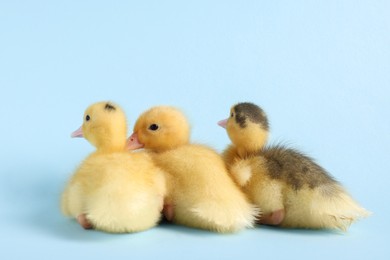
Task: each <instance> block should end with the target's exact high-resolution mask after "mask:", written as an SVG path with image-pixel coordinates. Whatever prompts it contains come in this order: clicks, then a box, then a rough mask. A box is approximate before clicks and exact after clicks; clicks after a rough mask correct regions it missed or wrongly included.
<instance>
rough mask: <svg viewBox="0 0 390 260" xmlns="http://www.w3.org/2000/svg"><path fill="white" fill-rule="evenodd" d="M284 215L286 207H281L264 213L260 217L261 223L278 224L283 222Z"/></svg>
mask: <svg viewBox="0 0 390 260" xmlns="http://www.w3.org/2000/svg"><path fill="white" fill-rule="evenodd" d="M284 215H285V212H284V209H279V210H276V211H274V212H271V213H269V214H267V215H263V216H262V217H261V218H260V221H259V223H260V224H264V225H271V226H277V225H279V224H280V223H282V221H283V219H284Z"/></svg>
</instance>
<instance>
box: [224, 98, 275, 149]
mask: <svg viewBox="0 0 390 260" xmlns="http://www.w3.org/2000/svg"><path fill="white" fill-rule="evenodd" d="M218 125H220V126H222V127H223V128H226V130H227V133H228V135H229V138H230V140H231V141H232V143H233V145H234V146H236V147H237V148H238V149H239V151H241V152H244V153H247V152H255V151H257V150H259V149H261V148H262V147H263V146H264V145H265V143H266V142H267V138H268V130H269V126H268V119H267V116H266V114H265V113H264V111H263V110H262V109H261V108H260V107H259V106H257V105H255V104H252V103H248V102H245V103H238V104H236V105H234V106H233V107H232V108H231V109H230V117H229V118H227V119H225V120H221V121H219V122H218Z"/></svg>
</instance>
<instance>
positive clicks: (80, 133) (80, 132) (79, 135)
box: [70, 126, 84, 138]
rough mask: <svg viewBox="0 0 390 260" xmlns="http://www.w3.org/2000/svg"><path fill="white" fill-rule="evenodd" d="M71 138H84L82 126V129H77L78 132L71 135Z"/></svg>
mask: <svg viewBox="0 0 390 260" xmlns="http://www.w3.org/2000/svg"><path fill="white" fill-rule="evenodd" d="M70 137H72V138H73V137H84V135H83V127H82V126H80V128H79V129H77V130H76V131H74V132H73V133H72V134H71V135H70Z"/></svg>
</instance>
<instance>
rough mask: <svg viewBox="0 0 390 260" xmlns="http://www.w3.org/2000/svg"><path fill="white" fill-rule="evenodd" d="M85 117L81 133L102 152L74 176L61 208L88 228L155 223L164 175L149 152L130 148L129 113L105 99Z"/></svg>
mask: <svg viewBox="0 0 390 260" xmlns="http://www.w3.org/2000/svg"><path fill="white" fill-rule="evenodd" d="M84 118H86V119H85V121H84V123H83V126H82V134H83V136H84V137H85V138H87V139H88V140H89V141H90V142H91V143H92V144H94V145H95V146H96V148H97V150H96V152H94V153H92V154H91V155H89V156H88V157H87V158H86V159H85V160H84V161H83V162H82V163H81V165H80V166H79V167H78V169H77V170H76V171H75V173H74V174H73V176H72V177H71V179H70V181H69V183H68V185H67V186H66V188H65V191H64V192H63V195H62V201H61V208H62V212H63V213H64V214H65V215H66V216H70V217H74V218H76V219H78V221H79V223H80V224H81V225H82V226H83V227H85V228H90V227H93V228H95V229H98V230H102V231H106V232H112V233H124V232H137V231H142V230H145V229H148V228H151V227H153V226H155V225H156V224H157V223H158V221H159V220H160V217H161V210H162V208H163V198H164V196H165V190H166V187H165V179H164V175H163V173H162V172H161V171H160V170H159V169H158V168H157V167H156V166H155V165H154V163H153V161H152V159H151V158H150V156H149V155H148V154H147V153H129V152H128V151H127V150H126V149H125V147H126V132H127V131H126V120H125V116H124V113H123V112H122V111H121V110H120V108H119V107H118V106H114V105H112V104H109V103H106V102H101V103H97V104H94V105H92V106H91V107H89V108H88V109H87V110H86V113H85V115H84ZM87 118H88V120H87Z"/></svg>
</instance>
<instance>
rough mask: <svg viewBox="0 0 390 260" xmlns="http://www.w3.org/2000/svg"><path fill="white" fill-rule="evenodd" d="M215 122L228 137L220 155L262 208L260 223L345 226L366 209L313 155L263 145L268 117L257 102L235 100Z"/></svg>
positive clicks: (313, 226) (324, 226) (247, 192)
mask: <svg viewBox="0 0 390 260" xmlns="http://www.w3.org/2000/svg"><path fill="white" fill-rule="evenodd" d="M218 124H219V125H220V126H222V127H224V128H226V129H227V133H228V135H229V138H230V140H231V141H232V144H231V145H230V146H229V147H228V148H227V149H226V150H225V151H224V153H223V157H224V160H225V162H226V164H227V166H228V169H229V171H230V172H231V174H232V176H233V178H234V179H235V180H236V182H237V183H238V184H239V185H240V186H241V187H242V189H243V191H244V192H245V193H246V194H247V195H248V197H249V198H250V200H251V201H252V202H254V203H255V204H256V205H257V206H259V207H260V208H261V210H262V212H263V215H262V217H261V219H260V223H262V224H268V225H279V226H282V227H291V228H313V229H319V228H329V229H340V230H344V231H345V230H347V228H348V227H349V225H350V224H351V223H352V222H354V221H355V220H357V219H359V218H362V217H366V216H368V215H369V214H370V213H369V212H368V211H366V210H365V209H364V208H362V207H361V206H360V205H359V204H358V203H357V202H355V201H354V200H353V199H352V198H351V196H350V195H349V194H348V193H347V192H346V191H345V189H344V188H343V187H342V186H341V184H340V183H338V182H337V181H336V180H334V179H333V178H332V177H331V176H330V175H329V174H328V173H327V172H326V171H325V170H324V169H323V168H322V167H320V166H319V165H318V164H316V163H315V162H314V161H313V160H312V159H311V158H309V157H307V156H305V155H303V154H302V153H300V152H298V151H296V150H294V149H289V148H285V147H282V146H274V147H265V143H266V141H267V137H268V130H269V129H268V119H267V117H266V115H265V113H264V111H263V110H262V109H261V108H260V107H258V106H257V105H254V104H252V103H239V104H237V105H235V106H233V107H232V108H231V110H230V117H229V118H228V119H226V120H222V121H220V122H218Z"/></svg>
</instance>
